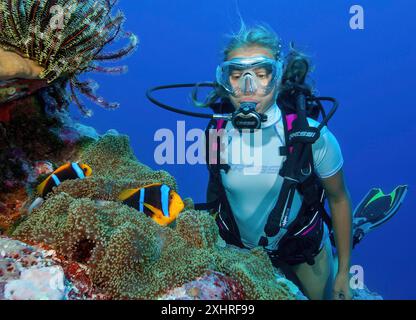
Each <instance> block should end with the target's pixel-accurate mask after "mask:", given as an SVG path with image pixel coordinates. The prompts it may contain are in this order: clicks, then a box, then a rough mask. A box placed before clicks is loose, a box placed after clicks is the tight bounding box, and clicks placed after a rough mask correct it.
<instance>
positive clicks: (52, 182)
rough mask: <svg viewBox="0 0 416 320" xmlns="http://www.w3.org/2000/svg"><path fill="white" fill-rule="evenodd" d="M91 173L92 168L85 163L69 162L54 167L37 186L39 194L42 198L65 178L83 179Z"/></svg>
mask: <svg viewBox="0 0 416 320" xmlns="http://www.w3.org/2000/svg"><path fill="white" fill-rule="evenodd" d="M91 174H92V169H91V168H90V167H89V166H88V165H86V164H79V163H76V162H71V163H67V164H64V165H63V166H61V167H59V168H58V169H56V170H55V171H54V172H52V174H51V175H50V176H49V177H47V178H46V179H45V180H44V181H43V182H42V183H41V184H40V185H39V186H38V187H37V192H38V194H39V196H41V197H42V198H44V197H45V196H46V195H47V194H48V193H49V192H51V191H52V189H53V188H54V187H57V186H59V185H60V184H61V183H62V182H63V181H65V180H73V179H84V178H85V177H88V176H90V175H91Z"/></svg>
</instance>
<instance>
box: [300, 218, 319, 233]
mask: <svg viewBox="0 0 416 320" xmlns="http://www.w3.org/2000/svg"><path fill="white" fill-rule="evenodd" d="M318 222H319V219H317V220H316V222H315V223H314V224H313V226H312V227H310V228H309V229H307V230H306V231H305V232H304V233H302V236H306V235H307V234H308V233H309V232H311V231H312V230H313V229H314V228H315V227H316V224H317V223H318Z"/></svg>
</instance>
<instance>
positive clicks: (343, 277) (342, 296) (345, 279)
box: [332, 273, 352, 300]
mask: <svg viewBox="0 0 416 320" xmlns="http://www.w3.org/2000/svg"><path fill="white" fill-rule="evenodd" d="M332 298H333V299H334V300H351V299H352V292H351V288H350V275H349V274H348V273H338V274H337V276H336V278H335V282H334V288H333V296H332Z"/></svg>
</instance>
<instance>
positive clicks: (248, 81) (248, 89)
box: [243, 74, 256, 96]
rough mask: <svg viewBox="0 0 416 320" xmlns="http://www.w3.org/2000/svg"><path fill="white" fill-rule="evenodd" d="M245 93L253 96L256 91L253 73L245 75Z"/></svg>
mask: <svg viewBox="0 0 416 320" xmlns="http://www.w3.org/2000/svg"><path fill="white" fill-rule="evenodd" d="M243 93H244V95H248V96H252V95H254V94H255V93H256V84H255V83H254V80H253V76H252V75H251V74H246V75H245V76H244V79H243Z"/></svg>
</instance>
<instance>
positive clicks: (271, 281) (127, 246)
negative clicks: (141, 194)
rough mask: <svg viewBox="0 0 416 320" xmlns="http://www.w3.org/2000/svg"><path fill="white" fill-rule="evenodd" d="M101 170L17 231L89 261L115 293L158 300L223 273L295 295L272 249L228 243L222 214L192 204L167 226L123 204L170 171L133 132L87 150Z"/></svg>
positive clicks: (249, 293)
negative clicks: (138, 150)
mask: <svg viewBox="0 0 416 320" xmlns="http://www.w3.org/2000/svg"><path fill="white" fill-rule="evenodd" d="M80 161H81V162H83V163H88V164H89V165H90V166H91V167H92V168H93V174H92V176H91V177H88V178H87V179H84V180H69V181H64V182H63V183H62V184H61V185H60V186H59V187H57V188H55V189H54V191H53V192H52V193H51V194H50V195H49V196H48V198H47V199H46V201H45V203H44V204H43V205H42V206H41V207H40V208H38V209H36V210H34V211H33V212H32V213H31V214H30V215H29V216H28V217H27V218H26V220H25V221H23V222H22V223H21V224H20V225H19V226H18V227H17V229H16V230H15V231H14V232H13V234H12V236H13V237H15V238H18V239H20V240H22V241H29V242H30V243H33V242H34V243H42V244H44V245H47V246H49V247H51V248H53V249H55V250H56V251H57V252H58V253H59V254H61V255H63V256H64V257H65V258H66V259H68V260H69V261H75V262H78V263H82V264H86V265H87V266H88V267H89V269H90V275H91V279H92V281H93V283H94V285H95V287H96V288H98V289H99V290H101V291H102V292H103V293H105V294H106V295H109V296H112V297H113V298H128V299H154V298H157V297H160V296H162V295H163V294H165V293H166V292H168V291H169V290H170V289H173V288H176V287H180V286H182V285H184V284H185V283H187V282H190V281H193V280H195V279H197V278H198V277H201V276H203V275H204V274H206V273H207V272H208V271H213V272H220V273H223V274H225V275H226V276H228V277H230V278H232V279H235V280H236V281H237V282H238V283H240V284H241V286H242V288H243V291H244V296H245V297H246V298H249V299H295V298H296V296H295V294H294V293H293V292H292V291H291V290H290V288H289V286H288V285H287V284H286V283H284V282H279V281H277V280H276V279H277V277H276V273H275V270H274V268H273V266H272V265H271V262H270V260H269V258H268V256H267V254H266V253H265V252H263V251H262V250H261V249H254V250H252V251H248V250H241V249H239V248H235V247H232V246H227V245H226V244H225V242H224V241H223V240H222V239H221V238H220V236H219V233H218V229H217V226H216V223H215V221H214V219H213V218H212V217H211V216H210V215H209V214H208V213H206V212H204V211H195V210H193V209H192V208H189V207H188V208H185V210H184V212H183V213H181V214H180V216H179V218H178V219H177V221H176V226H173V227H161V226H159V225H158V224H157V223H155V222H154V221H153V220H152V219H151V218H149V217H147V216H146V215H145V214H143V213H141V212H138V211H136V210H135V209H133V208H130V207H128V206H125V205H123V204H122V203H120V202H118V201H117V195H118V193H119V192H120V191H121V190H123V189H125V188H131V187H140V186H141V185H145V184H147V183H152V182H161V183H164V184H167V185H169V186H170V187H172V188H173V189H175V190H176V189H177V186H176V182H175V179H174V178H173V177H172V176H170V175H169V174H168V173H167V172H165V171H153V170H151V169H150V168H148V167H147V166H145V165H142V164H140V163H139V162H138V161H137V159H136V158H135V156H134V154H133V152H132V151H131V149H130V146H129V141H128V138H127V137H125V136H117V135H105V136H103V137H102V138H101V139H100V140H98V141H97V142H96V143H93V144H91V145H90V146H89V147H88V148H87V149H86V150H85V151H84V152H83V153H82V154H81V159H80Z"/></svg>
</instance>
